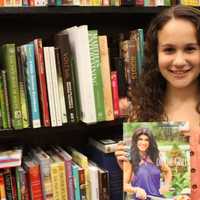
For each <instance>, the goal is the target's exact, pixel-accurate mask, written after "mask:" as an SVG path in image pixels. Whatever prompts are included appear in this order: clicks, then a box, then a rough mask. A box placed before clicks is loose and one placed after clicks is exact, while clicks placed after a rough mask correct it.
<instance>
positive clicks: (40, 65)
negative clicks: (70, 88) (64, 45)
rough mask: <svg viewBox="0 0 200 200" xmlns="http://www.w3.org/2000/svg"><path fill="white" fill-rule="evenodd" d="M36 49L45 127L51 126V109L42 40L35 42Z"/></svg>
mask: <svg viewBox="0 0 200 200" xmlns="http://www.w3.org/2000/svg"><path fill="white" fill-rule="evenodd" d="M34 48H35V60H36V66H37V68H36V69H37V77H38V83H39V84H38V88H39V99H40V106H41V109H42V123H43V125H44V126H45V127H48V126H50V118H49V107H48V97H47V85H46V75H45V68H44V56H43V47H42V39H40V38H38V39H35V40H34Z"/></svg>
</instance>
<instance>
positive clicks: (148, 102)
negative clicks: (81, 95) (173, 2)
mask: <svg viewBox="0 0 200 200" xmlns="http://www.w3.org/2000/svg"><path fill="white" fill-rule="evenodd" d="M173 18H175V19H177V18H178V19H184V20H188V21H190V22H192V23H193V24H194V26H195V28H196V30H197V33H196V34H197V40H198V43H199V44H200V11H199V10H198V9H196V8H192V7H188V6H183V5H177V6H174V7H171V8H168V9H165V10H163V11H162V12H161V13H160V14H158V15H157V16H156V17H155V18H154V19H153V20H152V22H151V24H150V26H149V28H148V30H147V33H146V41H145V52H144V64H143V72H142V74H141V76H140V78H139V79H138V80H137V82H136V85H135V89H134V90H133V91H132V94H131V102H132V109H131V113H130V115H129V121H135V120H137V121H162V120H167V116H166V114H165V111H164V98H165V92H166V80H165V79H164V78H163V77H162V75H161V73H160V71H159V67H158V48H157V47H158V31H160V30H161V29H162V28H163V26H164V25H165V24H166V23H167V22H168V21H169V20H171V19H173ZM199 80H200V78H199ZM199 83H200V81H199ZM199 85H200V84H199ZM196 109H197V112H199V113H200V102H199V103H198V105H197V107H196Z"/></svg>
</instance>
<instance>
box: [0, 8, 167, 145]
mask: <svg viewBox="0 0 200 200" xmlns="http://www.w3.org/2000/svg"><path fill="white" fill-rule="evenodd" d="M163 8H164V7H111V6H110V7H76V6H74V7H24V8H22V7H19V8H13V7H1V8H0V24H1V27H2V28H1V37H0V45H2V44H4V43H6V42H7V43H9V42H14V43H16V45H21V44H23V43H26V42H29V41H31V40H33V39H34V38H36V37H41V38H43V40H44V41H45V42H46V43H47V44H53V43H52V42H53V39H52V38H53V36H54V35H55V33H57V32H58V31H60V30H62V29H64V28H66V27H70V26H73V25H82V24H88V26H89V28H90V29H92V28H95V29H97V30H98V31H99V32H100V33H106V34H108V33H109V32H124V31H128V30H132V29H136V28H144V30H145V29H146V28H147V26H148V23H149V21H150V19H151V18H152V17H153V16H155V14H157V13H159V12H160V11H161V10H162V9H163ZM110 133H117V134H122V120H115V121H112V122H101V123H97V124H92V125H86V124H84V123H78V124H67V125H64V126H62V127H56V128H39V129H31V128H29V129H23V130H3V131H0V143H1V144H5V143H8V144H19V143H20V144H33V145H35V144H38V145H42V144H51V143H58V144H59V143H60V144H66V145H67V144H72V143H73V144H75V145H76V144H77V145H78V144H82V143H84V142H85V141H86V139H87V137H88V136H90V135H103V134H104V135H106V134H110ZM71 136H73V137H71Z"/></svg>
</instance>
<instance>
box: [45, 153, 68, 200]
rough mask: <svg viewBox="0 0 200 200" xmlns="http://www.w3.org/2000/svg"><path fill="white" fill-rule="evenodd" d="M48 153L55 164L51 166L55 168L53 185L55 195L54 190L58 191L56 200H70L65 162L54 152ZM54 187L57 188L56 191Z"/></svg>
mask: <svg viewBox="0 0 200 200" xmlns="http://www.w3.org/2000/svg"><path fill="white" fill-rule="evenodd" d="M47 153H48V154H49V155H50V157H51V159H52V162H53V163H52V164H51V166H52V167H53V171H52V172H53V174H52V185H53V193H54V190H55V191H56V196H55V198H56V199H59V200H68V198H67V183H66V173H65V164H64V161H63V160H62V159H61V158H60V157H59V156H58V155H56V154H55V153H54V152H53V151H48V152H47ZM53 179H54V180H55V181H54V180H53ZM53 181H54V183H53ZM56 184H57V185H56ZM54 187H55V189H54ZM53 197H54V195H53ZM55 198H53V199H55Z"/></svg>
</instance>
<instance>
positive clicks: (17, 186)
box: [14, 167, 22, 200]
mask: <svg viewBox="0 0 200 200" xmlns="http://www.w3.org/2000/svg"><path fill="white" fill-rule="evenodd" d="M14 170H15V177H16V188H17V200H21V199H22V196H21V186H20V174H19V167H16V168H15V169H14Z"/></svg>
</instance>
